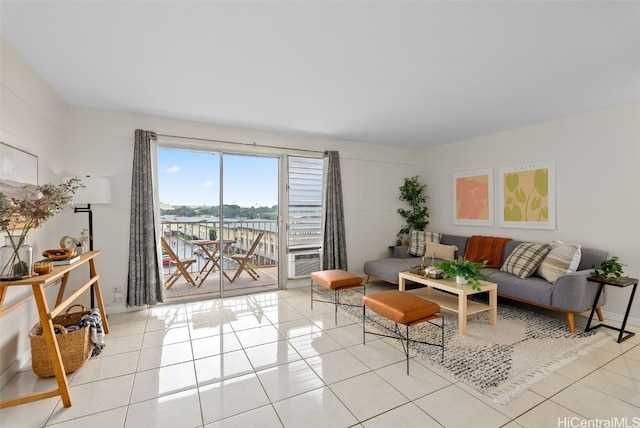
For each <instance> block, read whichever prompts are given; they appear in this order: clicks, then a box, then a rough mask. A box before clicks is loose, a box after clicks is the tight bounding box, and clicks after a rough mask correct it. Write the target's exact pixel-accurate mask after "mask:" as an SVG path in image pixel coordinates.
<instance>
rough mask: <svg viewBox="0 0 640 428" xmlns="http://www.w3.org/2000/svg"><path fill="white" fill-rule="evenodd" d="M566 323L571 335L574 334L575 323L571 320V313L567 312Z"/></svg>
mask: <svg viewBox="0 0 640 428" xmlns="http://www.w3.org/2000/svg"><path fill="white" fill-rule="evenodd" d="M567 323H569V331H570V332H571V333H575V332H576V321H575V319H574V318H573V312H567Z"/></svg>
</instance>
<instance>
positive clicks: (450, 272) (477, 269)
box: [436, 257, 487, 291]
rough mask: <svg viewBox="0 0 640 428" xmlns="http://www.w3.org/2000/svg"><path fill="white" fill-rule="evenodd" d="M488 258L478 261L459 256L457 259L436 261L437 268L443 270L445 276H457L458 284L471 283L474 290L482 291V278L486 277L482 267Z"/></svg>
mask: <svg viewBox="0 0 640 428" xmlns="http://www.w3.org/2000/svg"><path fill="white" fill-rule="evenodd" d="M486 264H487V260H485V261H483V262H482V263H476V262H472V261H469V260H466V259H464V258H463V257H458V258H457V259H454V260H451V261H448V262H447V261H445V262H439V263H436V268H437V269H440V270H442V277H443V278H454V277H455V278H456V283H458V284H469V285H470V286H471V288H472V289H473V290H474V291H480V290H481V289H480V280H481V279H485V275H484V274H483V273H482V268H484V267H485V265H486Z"/></svg>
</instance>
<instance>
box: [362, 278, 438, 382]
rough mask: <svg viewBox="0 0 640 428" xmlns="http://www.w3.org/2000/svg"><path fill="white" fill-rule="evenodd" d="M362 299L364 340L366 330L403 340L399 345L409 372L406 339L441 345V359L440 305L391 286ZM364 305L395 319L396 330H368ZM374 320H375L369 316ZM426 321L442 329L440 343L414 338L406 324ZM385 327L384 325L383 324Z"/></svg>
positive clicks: (381, 314) (384, 316)
mask: <svg viewBox="0 0 640 428" xmlns="http://www.w3.org/2000/svg"><path fill="white" fill-rule="evenodd" d="M362 302H363V303H364V305H363V307H362V342H363V343H365V341H366V333H369V334H374V335H376V336H383V337H390V338H393V339H398V340H400V341H403V343H402V346H403V348H404V351H405V355H406V356H407V374H409V342H415V343H423V344H425V345H431V346H440V347H441V348H442V359H443V360H444V318H443V317H442V315H441V314H440V305H438V304H437V303H435V302H432V301H431V300H427V299H423V298H422V297H418V296H416V295H415V294H411V293H408V292H406V291H399V290H390V291H383V292H381V293H374V294H370V295H368V296H364V297H362ZM366 308H369V310H371V311H373V312H375V313H376V314H378V315H380V316H381V317H383V318H386V319H388V320H390V321H393V322H395V330H394V331H392V332H391V333H390V334H383V333H375V332H372V331H367V329H366V320H367V313H366ZM438 318H440V319H441V323H440V325H438V324H436V323H433V322H432V321H433V320H435V319H438ZM370 321H372V322H376V321H375V320H370ZM424 322H428V323H429V324H432V325H434V326H436V327H440V329H441V339H440V343H439V344H437V343H429V342H424V341H419V340H413V339H411V338H410V337H409V327H410V326H414V325H418V324H422V323H424ZM398 324H404V325H405V327H406V333H405V334H404V335H403V334H402V332H401V331H400V329H399V328H398ZM383 328H384V327H383Z"/></svg>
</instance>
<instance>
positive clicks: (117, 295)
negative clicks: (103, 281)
mask: <svg viewBox="0 0 640 428" xmlns="http://www.w3.org/2000/svg"><path fill="white" fill-rule="evenodd" d="M123 298H124V296H123V295H122V291H120V287H114V288H113V302H114V303H122V299H123Z"/></svg>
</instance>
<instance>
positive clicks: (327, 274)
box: [311, 269, 366, 324]
mask: <svg viewBox="0 0 640 428" xmlns="http://www.w3.org/2000/svg"><path fill="white" fill-rule="evenodd" d="M314 283H316V284H318V285H319V286H321V287H323V288H326V289H327V290H333V302H327V301H326V300H319V299H314V298H313V284H314ZM355 287H362V288H363V293H365V291H366V285H365V284H363V283H362V278H360V277H359V276H358V275H354V274H352V273H349V272H347V271H346V270H342V269H331V270H321V271H318V272H312V273H311V309H313V302H314V301H315V302H324V303H333V304H334V306H335V323H336V324H338V305H344V306H358V307H359V306H360V305H352V304H349V303H341V302H340V291H341V290H348V289H350V288H355Z"/></svg>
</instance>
